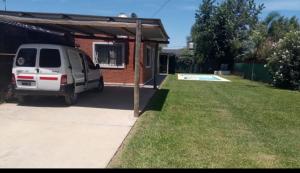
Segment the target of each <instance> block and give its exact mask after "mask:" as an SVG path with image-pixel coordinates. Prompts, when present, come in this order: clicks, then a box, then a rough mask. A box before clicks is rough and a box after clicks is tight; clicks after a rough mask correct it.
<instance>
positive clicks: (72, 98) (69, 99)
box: [65, 91, 78, 106]
mask: <svg viewBox="0 0 300 173" xmlns="http://www.w3.org/2000/svg"><path fill="white" fill-rule="evenodd" d="M77 99H78V94H77V93H75V92H74V91H73V92H72V93H69V94H67V95H66V96H65V102H66V104H67V105H68V106H71V105H73V104H75V103H76V102H77Z"/></svg>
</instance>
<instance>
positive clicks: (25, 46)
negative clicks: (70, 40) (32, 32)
mask: <svg viewBox="0 0 300 173" xmlns="http://www.w3.org/2000/svg"><path fill="white" fill-rule="evenodd" d="M35 47H58V48H74V47H70V46H65V45H60V44H40V43H38V44H36V43H35V44H22V45H21V46H20V48H35Z"/></svg>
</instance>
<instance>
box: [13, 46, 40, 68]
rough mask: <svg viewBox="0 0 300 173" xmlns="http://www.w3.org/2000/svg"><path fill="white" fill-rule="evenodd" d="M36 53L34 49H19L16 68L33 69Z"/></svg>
mask: <svg viewBox="0 0 300 173" xmlns="http://www.w3.org/2000/svg"><path fill="white" fill-rule="evenodd" d="M36 52H37V50H36V49H30V48H27V49H21V50H20V51H19V53H18V56H17V59H16V66H19V67H35V61H36Z"/></svg>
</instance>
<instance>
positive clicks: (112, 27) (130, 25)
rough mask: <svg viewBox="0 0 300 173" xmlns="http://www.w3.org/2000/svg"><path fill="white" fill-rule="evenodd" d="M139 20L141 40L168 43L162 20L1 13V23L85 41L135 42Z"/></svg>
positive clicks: (13, 12) (14, 12)
mask: <svg viewBox="0 0 300 173" xmlns="http://www.w3.org/2000/svg"><path fill="white" fill-rule="evenodd" d="M137 20H140V21H141V23H142V35H141V37H142V41H152V42H157V43H164V44H166V43H169V36H168V35H167V33H166V31H165V29H164V27H163V24H162V22H161V20H160V19H145V18H123V17H107V16H90V15H77V14H58V13H32V12H17V11H0V22H2V23H3V22H4V23H8V24H14V25H19V26H21V25H24V26H25V27H27V29H33V30H34V29H36V30H38V31H41V32H42V31H46V32H48V33H51V32H52V33H56V34H57V33H61V34H71V35H73V36H75V37H86V38H107V39H117V38H120V37H121V38H124V36H126V38H128V39H135V36H136V27H137V25H136V21H137Z"/></svg>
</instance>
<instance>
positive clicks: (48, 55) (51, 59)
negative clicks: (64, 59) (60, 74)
mask: <svg viewBox="0 0 300 173" xmlns="http://www.w3.org/2000/svg"><path fill="white" fill-rule="evenodd" d="M60 66H61V60H60V53H59V50H57V49H41V52H40V67H50V68H55V67H60Z"/></svg>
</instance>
